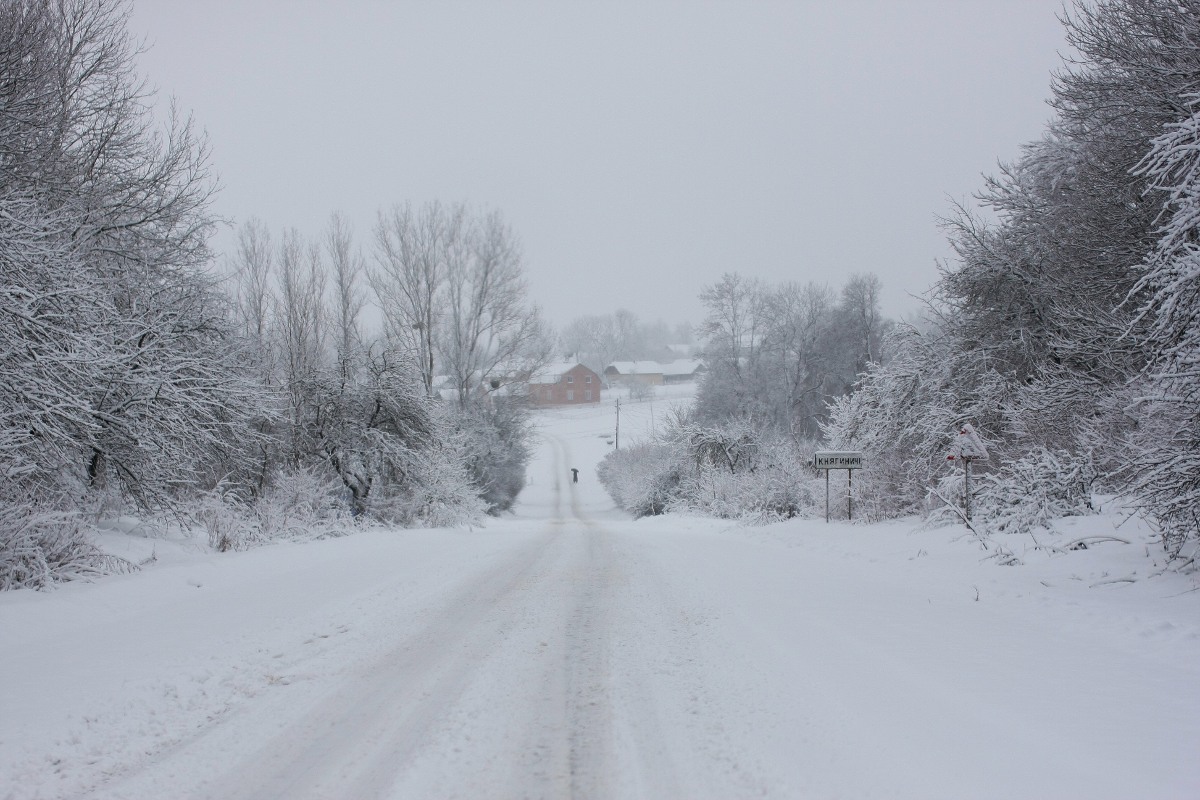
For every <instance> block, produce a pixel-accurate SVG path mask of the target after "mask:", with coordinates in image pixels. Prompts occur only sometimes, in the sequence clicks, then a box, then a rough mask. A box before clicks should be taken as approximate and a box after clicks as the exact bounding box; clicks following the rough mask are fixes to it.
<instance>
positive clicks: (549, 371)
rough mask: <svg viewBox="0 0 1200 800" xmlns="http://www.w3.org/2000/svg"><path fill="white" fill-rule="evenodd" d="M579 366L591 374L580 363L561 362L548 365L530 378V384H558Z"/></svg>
mask: <svg viewBox="0 0 1200 800" xmlns="http://www.w3.org/2000/svg"><path fill="white" fill-rule="evenodd" d="M578 366H583V368H584V369H587V370H588V372H591V370H590V369H588V368H587V367H586V366H584V365H581V364H580V363H579V362H578V361H559V362H557V363H554V364H547V365H546V366H544V367H542V368H541V369H539V370H537V371H536V372H534V373H533V374H532V375H530V376H529V382H530V383H558V382H559V380H561V379H562V376H563V375H566V374H567V373H568V372H570V371H571V370H573V369H575V368H576V367H578Z"/></svg>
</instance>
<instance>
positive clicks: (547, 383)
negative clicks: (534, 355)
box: [529, 361, 601, 406]
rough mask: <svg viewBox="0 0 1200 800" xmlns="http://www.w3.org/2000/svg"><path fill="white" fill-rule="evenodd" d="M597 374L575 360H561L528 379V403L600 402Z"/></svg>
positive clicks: (545, 404)
mask: <svg viewBox="0 0 1200 800" xmlns="http://www.w3.org/2000/svg"><path fill="white" fill-rule="evenodd" d="M600 388H601V387H600V375H599V374H597V373H596V372H595V371H594V370H592V369H589V368H588V367H585V366H584V365H583V364H580V363H579V362H577V361H563V362H559V363H557V364H551V365H549V366H547V367H543V368H542V369H539V370H538V371H537V372H535V373H533V374H532V375H530V376H529V400H530V402H532V403H534V404H535V405H539V406H566V405H579V404H582V403H599V402H600Z"/></svg>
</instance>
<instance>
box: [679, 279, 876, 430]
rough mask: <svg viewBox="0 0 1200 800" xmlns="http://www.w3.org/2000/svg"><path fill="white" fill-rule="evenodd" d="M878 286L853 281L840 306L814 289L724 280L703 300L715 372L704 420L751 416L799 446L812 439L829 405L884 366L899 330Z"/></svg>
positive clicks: (705, 386) (701, 400) (701, 409)
mask: <svg viewBox="0 0 1200 800" xmlns="http://www.w3.org/2000/svg"><path fill="white" fill-rule="evenodd" d="M879 289H880V286H879V279H878V278H877V277H875V276H874V275H870V274H866V275H854V276H852V277H851V278H850V280H849V281H847V283H846V285H845V286H844V287H843V289H842V291H841V293H840V297H838V299H837V300H836V301H835V299H834V298H835V295H834V294H833V293H832V292H831V291H830V290H829V289H828V288H826V287H823V286H819V285H817V284H814V283H808V284H806V285H800V284H795V283H784V284H781V285H779V286H770V285H767V284H763V283H761V282H759V281H751V280H747V279H744V278H742V277H740V276H738V275H732V274H731V275H726V276H724V277H723V278H722V279H721V281H720V282H719V283H717V284H715V285H714V286H711V287H708V288H706V289H705V290H704V292H703V293H702V295H701V298H702V300H703V301H704V303H705V305H706V308H708V311H709V314H708V317H707V318H706V320H705V324H704V325H703V326H702V327H701V332H702V333H703V334H704V335H705V336H706V337H707V339H706V344H705V353H706V355H707V357H708V359H709V364H708V366H709V372H708V374H707V376H706V377H705V379H704V382H703V383H702V384H701V387H700V393H699V396H698V397H697V412H698V415H699V417H700V418H701V419H703V420H706V421H708V422H712V423H717V422H721V421H722V420H725V419H728V418H731V417H738V416H751V417H754V418H755V419H757V420H758V422H759V424H760V425H762V426H763V427H765V428H771V429H773V430H776V431H779V432H782V433H786V434H788V435H790V436H792V437H793V438H808V437H814V436H816V435H817V433H818V431H819V427H820V424H821V423H822V422H823V421H824V420H825V418H826V414H827V405H828V403H829V401H830V400H831V399H832V398H834V397H838V396H840V395H842V394H845V393H846V392H848V391H849V390H850V388H851V387H852V386H853V384H854V381H855V380H856V379H857V376H858V374H859V373H860V372H861V371H863V370H865V369H866V366H867V364H868V363H869V361H870V360H872V359H876V358H879V357H880V352H881V351H880V348H881V345H880V342H881V337H882V335H883V333H884V331H886V330H887V329H888V327H889V326H890V325H891V322H890V321H888V320H886V319H884V318H883V316H882V314H881V310H880V307H879Z"/></svg>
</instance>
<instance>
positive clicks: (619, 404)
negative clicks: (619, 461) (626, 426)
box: [615, 397, 621, 450]
mask: <svg viewBox="0 0 1200 800" xmlns="http://www.w3.org/2000/svg"><path fill="white" fill-rule="evenodd" d="M615 441H616V443H617V449H618V450H620V449H621V398H619V397H618V398H617V436H616V439H615Z"/></svg>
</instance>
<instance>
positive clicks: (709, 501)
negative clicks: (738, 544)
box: [674, 440, 824, 524]
mask: <svg viewBox="0 0 1200 800" xmlns="http://www.w3.org/2000/svg"><path fill="white" fill-rule="evenodd" d="M755 451H756V453H755V459H754V466H753V467H752V468H750V467H747V468H746V469H743V470H740V471H731V470H729V469H728V468H726V467H723V466H718V465H715V464H713V463H710V462H705V461H696V460H694V459H693V461H692V463H691V466H690V467H689V469H687V470H686V471H685V472H684V475H683V478H682V480H681V481H680V489H679V498H678V500H676V502H675V504H674V505H675V507H679V508H686V509H688V510H690V511H696V512H699V513H703V514H707V515H709V516H714V517H721V518H724V519H740V520H744V521H747V522H753V523H760V524H761V523H768V522H776V521H779V520H783V519H791V518H793V517H799V516H811V515H813V514H814V513H815V512H816V509H817V507H818V498H819V497H823V494H822V493H823V491H824V489H823V488H821V487H820V486H819V485H818V483H819V482H818V480H817V479H816V478H815V477H814V476H813V471H812V468H811V467H809V466H808V463H807V458H805V457H804V456H803V455H801V453H800V452H799V451H798V450H797V448H796V447H795V446H794V445H793V444H792V443H791V442H788V441H784V440H774V441H771V442H768V443H762V442H757V443H756V447H755Z"/></svg>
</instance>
